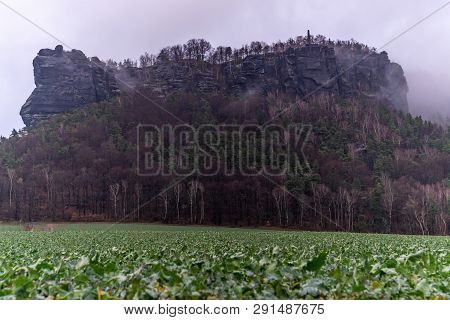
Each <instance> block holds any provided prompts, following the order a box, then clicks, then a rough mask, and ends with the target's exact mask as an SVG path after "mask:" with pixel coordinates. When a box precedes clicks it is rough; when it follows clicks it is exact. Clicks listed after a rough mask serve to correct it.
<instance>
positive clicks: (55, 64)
mask: <svg viewBox="0 0 450 320" xmlns="http://www.w3.org/2000/svg"><path fill="white" fill-rule="evenodd" d="M33 66H34V80H35V83H36V89H34V91H33V93H32V94H31V96H30V97H29V98H28V100H27V101H26V102H25V104H24V105H23V106H22V110H21V111H20V115H21V116H22V119H23V121H24V123H25V124H26V125H31V124H33V123H35V122H36V121H39V120H41V119H45V118H47V117H48V116H50V115H53V114H56V113H61V112H66V111H69V110H71V109H73V108H77V107H80V106H85V105H88V104H91V103H94V102H100V101H102V100H105V99H109V98H110V97H112V96H114V95H116V94H118V93H119V89H118V86H117V83H116V79H115V76H114V73H113V72H112V70H109V69H107V68H106V66H105V65H104V64H103V63H102V62H101V61H100V60H99V59H97V58H92V59H88V58H87V57H86V56H85V55H84V53H83V52H81V51H79V50H72V51H70V52H67V51H64V50H63V47H62V46H57V47H56V48H55V50H51V49H42V50H41V51H39V53H38V55H37V57H36V58H35V59H34V60H33Z"/></svg>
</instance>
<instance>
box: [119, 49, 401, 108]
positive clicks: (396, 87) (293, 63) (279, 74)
mask: <svg viewBox="0 0 450 320" xmlns="http://www.w3.org/2000/svg"><path fill="white" fill-rule="evenodd" d="M116 76H117V77H118V78H119V79H123V81H132V82H136V81H137V82H139V83H141V84H144V86H146V87H149V88H151V89H152V90H153V91H155V92H159V93H160V94H161V95H162V96H165V95H167V94H170V93H172V92H174V91H201V92H205V93H211V92H223V93H226V94H232V95H235V96H243V95H247V94H263V95H264V94H267V93H269V92H275V91H276V92H284V93H288V94H293V95H298V96H300V97H305V96H308V95H311V94H313V93H316V92H326V93H331V94H335V95H339V96H342V97H346V98H348V97H352V96H357V95H360V96H361V95H362V96H367V97H373V98H376V99H379V100H383V101H385V102H386V103H388V104H389V105H390V106H391V107H392V108H395V109H397V110H401V111H408V102H407V91H408V86H407V83H406V79H405V76H404V73H403V70H402V68H401V66H400V65H398V64H396V63H392V62H391V61H390V60H389V58H388V55H387V53H386V52H382V53H371V54H370V55H368V54H363V53H355V52H352V51H350V50H347V49H345V48H340V49H338V50H336V51H335V49H334V48H330V47H328V46H320V45H312V44H311V45H306V46H304V47H300V48H288V49H287V50H285V51H284V52H281V53H267V54H261V55H249V56H247V57H246V58H244V59H243V60H242V62H240V63H235V62H226V63H223V64H220V65H218V66H217V65H215V66H212V65H210V64H207V63H203V64H200V65H199V64H197V63H189V62H181V63H175V62H160V63H156V64H155V65H153V66H151V67H148V68H145V69H140V68H132V69H130V70H129V71H128V72H127V73H126V74H124V71H123V70H122V72H121V73H119V74H116ZM130 79H133V80H130Z"/></svg>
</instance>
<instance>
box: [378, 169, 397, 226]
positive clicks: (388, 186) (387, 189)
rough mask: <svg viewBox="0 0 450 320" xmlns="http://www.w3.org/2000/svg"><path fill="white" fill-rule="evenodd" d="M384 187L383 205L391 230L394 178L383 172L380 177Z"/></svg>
mask: <svg viewBox="0 0 450 320" xmlns="http://www.w3.org/2000/svg"><path fill="white" fill-rule="evenodd" d="M380 182H381V185H382V187H383V206H384V209H385V210H386V212H387V214H388V217H389V230H388V231H389V232H391V230H392V208H393V205H394V190H393V189H392V180H391V179H390V178H389V177H388V176H387V175H386V174H385V173H383V174H382V175H381V178H380Z"/></svg>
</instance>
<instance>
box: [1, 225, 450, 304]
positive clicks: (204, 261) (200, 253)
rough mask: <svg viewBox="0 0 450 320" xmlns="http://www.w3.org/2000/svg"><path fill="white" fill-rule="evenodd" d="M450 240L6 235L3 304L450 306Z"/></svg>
mask: <svg viewBox="0 0 450 320" xmlns="http://www.w3.org/2000/svg"><path fill="white" fill-rule="evenodd" d="M449 279H450V238H449V237H418V236H391V235H364V234H345V233H312V232H284V231H258V230H244V229H225V228H197V227H169V226H167V227H164V226H153V225H118V226H114V227H111V226H109V225H106V224H95V225H60V226H57V227H56V228H55V230H53V231H50V232H45V231H33V232H29V231H28V232H27V231H21V230H20V228H18V227H14V226H4V225H1V226H0V298H1V299H310V298H312V299H412V298H417V299H449V298H450V281H449Z"/></svg>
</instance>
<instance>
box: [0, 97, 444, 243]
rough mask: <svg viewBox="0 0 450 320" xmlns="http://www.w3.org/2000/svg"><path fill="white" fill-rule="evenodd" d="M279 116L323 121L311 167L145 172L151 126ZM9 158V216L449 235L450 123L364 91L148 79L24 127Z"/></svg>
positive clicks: (6, 149)
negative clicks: (164, 88) (200, 85)
mask: <svg viewBox="0 0 450 320" xmlns="http://www.w3.org/2000/svg"><path fill="white" fill-rule="evenodd" d="M144 97H145V98H144ZM149 97H150V98H151V99H149ZM160 106H164V107H165V109H166V110H168V111H169V112H170V114H173V115H175V116H176V117H173V116H171V115H169V114H168V113H166V112H165V111H163V110H161V108H160ZM280 111H281V113H280ZM278 113H280V114H281V116H279V117H277V119H276V120H275V122H276V123H277V124H279V125H283V126H288V125H290V124H304V125H309V126H310V127H311V133H310V136H309V138H308V140H307V141H305V145H304V147H303V150H302V151H303V152H304V154H305V158H306V159H307V161H308V165H309V167H310V171H309V172H304V173H287V174H286V175H279V176H277V177H267V176H264V175H260V176H245V175H241V174H239V173H236V174H235V175H233V176H230V175H226V174H224V173H223V172H219V173H218V174H216V175H214V176H202V175H189V176H181V177H180V176H176V175H174V176H167V175H164V176H163V175H160V176H145V175H139V174H138V170H137V169H138V168H137V166H138V164H137V160H138V156H137V154H138V148H137V139H138V131H137V130H136V128H137V126H138V125H139V124H146V125H149V124H151V125H155V126H162V125H163V124H173V125H176V124H179V121H180V120H181V121H183V122H184V123H187V124H190V125H192V126H194V127H198V126H201V125H202V124H215V125H220V124H238V125H239V124H255V125H264V124H265V123H266V122H267V121H268V120H270V119H272V118H273V116H274V115H276V114H278ZM283 143H285V142H283V141H281V142H280V144H283ZM280 147H282V146H280ZM0 161H1V168H0V170H1V171H0V207H1V219H3V220H15V221H22V222H29V221H121V222H124V221H125V222H161V223H168V224H203V225H223V226H251V227H274V228H292V229H302V230H332V231H352V232H380V233H400V234H423V235H431V234H434V235H446V234H449V223H450V214H449V212H450V210H449V209H450V203H449V190H450V131H449V130H448V129H447V128H443V127H440V126H437V125H435V124H433V123H431V122H428V121H424V120H422V119H421V118H420V117H413V116H411V115H410V114H406V113H402V112H398V111H394V110H392V109H390V108H389V107H388V106H386V105H384V104H383V103H381V102H375V101H373V100H370V99H366V98H364V97H355V98H351V99H341V98H337V97H333V96H332V95H316V96H314V97H311V98H310V99H308V101H304V100H299V99H297V98H295V97H291V96H286V95H283V94H280V93H274V94H269V95H268V96H246V97H231V96H226V95H222V94H204V93H200V92H184V93H183V92H178V93H174V94H171V95H169V96H167V97H165V98H162V97H161V96H158V95H157V94H155V93H154V92H151V91H150V90H146V89H145V88H141V89H140V91H139V94H136V93H134V94H133V93H130V94H123V95H121V96H119V97H117V98H115V99H113V100H111V101H107V102H103V103H99V104H94V105H90V106H88V107H85V108H80V109H76V110H74V111H73V112H69V113H64V114H60V115H56V116H53V117H52V118H50V119H49V120H46V121H42V122H40V123H39V124H37V125H35V126H32V127H26V128H24V129H22V130H20V131H13V132H12V134H11V136H10V137H8V138H5V137H3V138H1V142H0ZM162 191H163V192H162Z"/></svg>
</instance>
